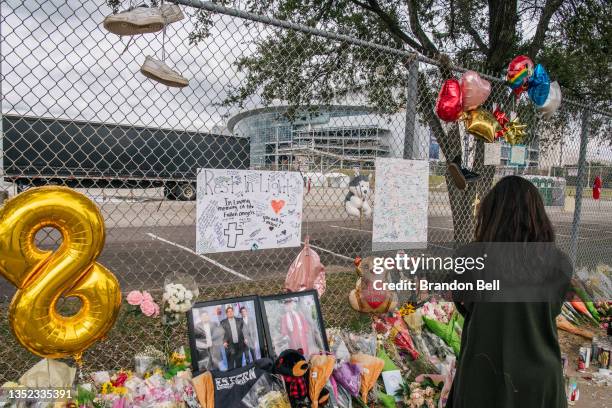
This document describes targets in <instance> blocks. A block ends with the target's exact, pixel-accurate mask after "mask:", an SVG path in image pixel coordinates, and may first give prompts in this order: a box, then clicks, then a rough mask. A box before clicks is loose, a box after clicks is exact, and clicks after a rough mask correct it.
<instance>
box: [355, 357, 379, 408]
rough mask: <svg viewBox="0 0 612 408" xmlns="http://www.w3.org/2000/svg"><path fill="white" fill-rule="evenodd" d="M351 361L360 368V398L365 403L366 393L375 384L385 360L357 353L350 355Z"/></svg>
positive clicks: (366, 400) (366, 399)
mask: <svg viewBox="0 0 612 408" xmlns="http://www.w3.org/2000/svg"><path fill="white" fill-rule="evenodd" d="M351 363H353V364H357V365H358V366H359V368H360V369H361V399H362V400H363V402H364V403H367V402H368V393H369V392H370V390H371V389H372V388H373V387H374V384H376V380H378V377H379V376H380V373H382V370H383V367H384V366H385V362H384V361H383V360H381V359H380V358H378V357H374V356H370V355H367V354H363V353H358V354H354V355H353V356H351Z"/></svg>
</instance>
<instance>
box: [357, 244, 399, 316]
mask: <svg viewBox="0 0 612 408" xmlns="http://www.w3.org/2000/svg"><path fill="white" fill-rule="evenodd" d="M355 266H356V267H357V275H358V276H359V279H357V284H356V286H355V289H353V290H351V293H349V302H350V304H351V307H352V308H353V309H355V310H356V311H358V312H362V313H376V314H378V313H387V312H388V311H389V310H393V309H395V308H396V307H397V294H396V293H395V292H393V291H389V290H376V289H374V281H376V280H380V281H381V282H390V271H388V270H386V269H385V271H384V272H383V273H381V274H375V273H374V272H373V268H374V257H371V256H370V257H367V258H365V259H363V260H362V259H361V258H358V259H356V260H355Z"/></svg>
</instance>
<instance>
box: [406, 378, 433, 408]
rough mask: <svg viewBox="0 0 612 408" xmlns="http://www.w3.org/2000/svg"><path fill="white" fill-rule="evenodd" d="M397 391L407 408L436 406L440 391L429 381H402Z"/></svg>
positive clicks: (430, 407) (431, 407)
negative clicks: (407, 382) (408, 382)
mask: <svg viewBox="0 0 612 408" xmlns="http://www.w3.org/2000/svg"><path fill="white" fill-rule="evenodd" d="M397 392H398V394H399V395H398V396H400V397H402V400H403V402H404V403H405V404H406V406H407V407H408V408H436V407H437V406H438V399H439V398H440V391H439V390H438V389H437V388H436V386H435V385H434V384H433V383H431V382H425V383H423V384H419V383H418V382H413V383H410V384H406V383H404V384H403V385H402V388H401V389H399V390H398V391H397Z"/></svg>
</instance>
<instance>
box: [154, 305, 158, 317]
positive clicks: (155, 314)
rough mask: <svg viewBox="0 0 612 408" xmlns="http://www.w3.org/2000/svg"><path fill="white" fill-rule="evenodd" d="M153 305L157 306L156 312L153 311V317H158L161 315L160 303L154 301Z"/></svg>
mask: <svg viewBox="0 0 612 408" xmlns="http://www.w3.org/2000/svg"><path fill="white" fill-rule="evenodd" d="M153 305H154V306H155V312H154V313H153V317H157V316H159V305H158V304H157V303H155V302H153Z"/></svg>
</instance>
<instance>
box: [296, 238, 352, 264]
mask: <svg viewBox="0 0 612 408" xmlns="http://www.w3.org/2000/svg"><path fill="white" fill-rule="evenodd" d="M303 243H304V242H303V241H302V244H303ZM310 246H311V247H313V248H314V249H318V250H319V251H323V252H327V253H328V254H332V255H334V256H337V257H338V258H342V259H347V260H349V261H354V259H353V258H350V257H348V256H345V255H342V254H338V253H336V252H333V251H330V250H329V249H325V248H321V247H319V246H316V245H312V244H310Z"/></svg>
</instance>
